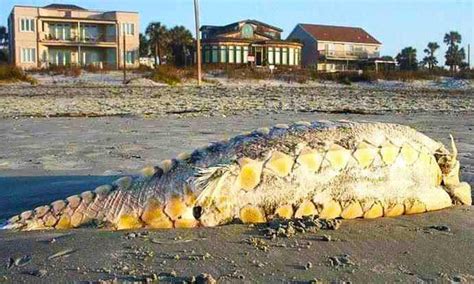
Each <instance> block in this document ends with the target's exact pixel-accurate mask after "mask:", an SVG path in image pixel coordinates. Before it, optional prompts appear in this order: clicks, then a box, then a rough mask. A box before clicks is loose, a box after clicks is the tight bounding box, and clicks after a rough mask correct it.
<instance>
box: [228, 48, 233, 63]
mask: <svg viewBox="0 0 474 284" xmlns="http://www.w3.org/2000/svg"><path fill="white" fill-rule="evenodd" d="M229 63H234V46H229Z"/></svg>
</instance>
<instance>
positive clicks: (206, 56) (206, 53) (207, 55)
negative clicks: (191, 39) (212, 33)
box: [204, 46, 211, 63]
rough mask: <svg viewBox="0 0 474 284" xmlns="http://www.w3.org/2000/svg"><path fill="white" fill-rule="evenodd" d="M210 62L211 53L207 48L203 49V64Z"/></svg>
mask: <svg viewBox="0 0 474 284" xmlns="http://www.w3.org/2000/svg"><path fill="white" fill-rule="evenodd" d="M210 60H211V51H210V50H209V46H205V47H204V63H210Z"/></svg>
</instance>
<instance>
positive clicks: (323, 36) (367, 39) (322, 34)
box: [300, 24, 382, 44]
mask: <svg viewBox="0 0 474 284" xmlns="http://www.w3.org/2000/svg"><path fill="white" fill-rule="evenodd" d="M300 25H301V27H302V28H303V29H304V30H305V31H306V32H308V33H310V34H311V35H312V36H313V37H315V38H316V39H317V40H327V41H342V42H356V43H372V44H382V43H381V42H379V41H378V40H376V39H375V38H374V37H373V36H371V35H370V34H369V33H367V32H366V31H365V30H364V29H362V28H355V27H339V26H326V25H312V24H300Z"/></svg>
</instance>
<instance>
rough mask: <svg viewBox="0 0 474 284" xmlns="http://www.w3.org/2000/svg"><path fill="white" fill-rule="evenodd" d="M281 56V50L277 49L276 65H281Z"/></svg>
mask: <svg viewBox="0 0 474 284" xmlns="http://www.w3.org/2000/svg"><path fill="white" fill-rule="evenodd" d="M280 59H281V55H280V48H279V47H275V64H281V61H280Z"/></svg>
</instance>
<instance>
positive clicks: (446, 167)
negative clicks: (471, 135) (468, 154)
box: [435, 135, 460, 186]
mask: <svg viewBox="0 0 474 284" xmlns="http://www.w3.org/2000/svg"><path fill="white" fill-rule="evenodd" d="M450 137H451V149H452V150H451V153H450V152H449V151H448V150H446V149H444V147H443V148H442V149H440V151H438V153H436V154H435V156H436V159H437V161H438V165H439V167H440V168H441V173H442V176H443V184H444V185H446V186H451V185H457V184H459V168H460V166H459V161H458V160H457V156H458V150H457V147H456V144H455V143H454V138H453V136H452V135H450Z"/></svg>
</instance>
